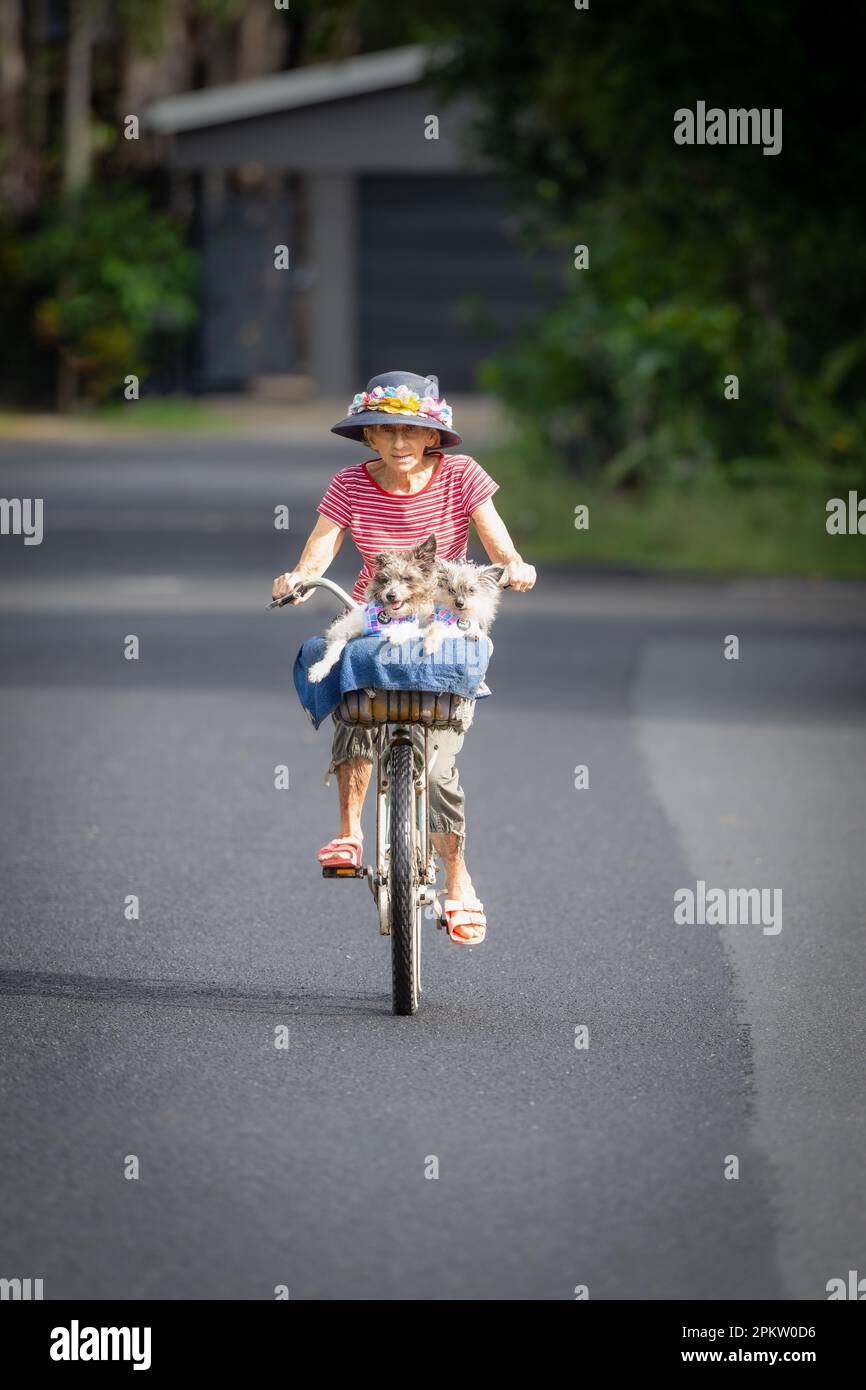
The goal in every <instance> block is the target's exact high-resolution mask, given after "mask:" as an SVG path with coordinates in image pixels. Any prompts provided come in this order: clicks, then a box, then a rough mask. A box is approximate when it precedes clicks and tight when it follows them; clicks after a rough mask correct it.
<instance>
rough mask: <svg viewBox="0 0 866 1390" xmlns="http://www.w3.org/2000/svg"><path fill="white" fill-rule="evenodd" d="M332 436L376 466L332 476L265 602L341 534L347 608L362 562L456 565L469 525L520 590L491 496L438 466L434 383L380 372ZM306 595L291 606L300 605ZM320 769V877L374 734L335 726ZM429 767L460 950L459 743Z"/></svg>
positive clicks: (443, 440) (526, 572)
mask: <svg viewBox="0 0 866 1390" xmlns="http://www.w3.org/2000/svg"><path fill="white" fill-rule="evenodd" d="M332 432H333V433H334V434H338V435H341V436H342V437H343V438H344V439H354V440H358V441H360V442H361V443H366V444H368V445H369V447H370V448H371V449H372V450H373V451H374V453H375V457H373V458H368V459H365V460H364V461H363V462H362V463H356V464H353V465H352V467H351V468H343V469H341V471H340V472H339V473H338V474H337V475H336V477H335V478H333V479H332V481H331V483H330V486H329V487H328V489H327V491H326V493H325V495H324V497H323V498H322V500H321V502H320V503H319V506H318V508H317V510H318V511H319V513H320V516H319V520H318V522H317V523H316V526H315V527H314V529H313V531H312V532H311V533H310V536H309V537H308V539H307V542H306V545H305V546H304V549H303V552H302V554H301V557H300V559H299V560H298V562H297V564H296V566H295V568H294V569H293V570H289V571H288V572H287V573H286V574H281V575H279V576H278V577H277V578H276V579H275V580H274V585H273V596H274V598H283V597H284V596H285V595H286V594H288V593H290V592H291V591H292V590H293V589H294V588H296V587H297V586H298V585H300V584H302V583H303V582H304V580H305V579H311V578H318V577H319V576H320V575H323V574H324V573H325V570H326V569H327V568H328V566H329V565H330V563H331V561H332V560H333V558H334V556H335V555H336V554H337V551H338V550H339V549H340V546H341V545H342V543H343V539H344V537H345V535H346V532H347V531H350V532H351V534H352V539H353V541H354V542H355V545H356V546H357V548H358V550H359V551H360V553H361V555H362V557H363V560H364V566H363V569H362V570H361V572H360V574H359V575H358V579H357V582H356V584H355V588H354V594H353V596H354V597H355V598H356V599H359V600H360V601H361V602H363V600H364V591H365V589H366V586H367V583H368V581H369V579H370V577H371V575H372V570H373V557H374V556H375V555H377V554H378V553H379V552H380V551H382V550H402V549H408V548H409V547H410V546H413V545H417V544H418V542H419V541H422V540H424V539H425V538H426V537H427V536H429V535H430V533H431V531H432V532H434V533H435V536H436V545H437V554H439V555H440V556H441V557H442V558H443V559H446V560H453V559H457V558H459V557H462V556H465V555H466V541H467V537H468V534H469V522H470V521H472V522H474V523H475V528H476V530H477V532H478V535H479V538H480V540H481V544H482V545H483V546H484V549H485V550H486V551H487V554H488V556H489V557H490V560H491V562H492V563H493V564H501V565H505V566H506V575H505V576H503V580H502V582H503V583H505V582H506V580H507V582H508V583H509V584H510V585H511V588H512V589H516V590H517V591H518V592H519V591H521V590H525V589H531V588H532V586H533V585H534V583H535V570H534V568H533V567H532V565H527V564H525V563H524V561H523V560H522V559H521V557H520V555H518V553H517V550H516V549H515V546H514V543H513V541H512V540H511V537H510V536H509V534H508V531H507V529H506V527H505V524H504V522H503V521H502V518H501V517H500V516H499V514H498V512H497V510H496V508H495V507H494V505H493V502H492V500H491V499H492V497H493V494H494V492H496V490H497V488H498V487H499V484H498V483H496V482H494V480H493V478H491V477H490V475H489V474H488V473H486V472H485V471H484V469H483V468H482V467H481V466H480V464H478V463H476V461H475V459H473V458H470V457H469V455H468V454H458V453H454V454H446V453H444V452H443V446H445V447H449V448H455V447H456V446H457V445H458V444H460V443H461V442H462V441H461V438H460V435H459V434H455V432H454V431H453V429H452V428H451V408H450V406H449V405H448V403H447V401H445V400H444V398H441V399H440V396H439V382H438V380H437V378H436V377H435V376H428V377H422V376H416V375H414V374H413V373H411V372H386V373H385V374H384V375H383V376H377V377H373V379H372V381H370V382H368V383H367V389H366V391H361V392H359V393H358V395H357V396H355V399H354V401H353V402H352V405H351V406H350V407H349V414H348V416H347V417H346V419H345V420H341V421H340V423H339V424H337V425H334V427H333V431H332ZM311 593H312V590H308V591H307V593H306V594H304V595H302V596H301V597H299V598H296V599H294V600H293V602H295V603H303V602H305V601H306V599H307V598H309V597H310V594H311ZM334 724H335V733H334V742H333V749H332V758H331V768H332V769H333V770H334V771H335V772H336V776H337V787H338V790H339V797H340V833H339V835H338V836H337V837H336V838H335V839H333V840H330V841H329V842H328V844H327V845H325V846H324V847H323V848H322V849H321V850H320V851H319V862H320V863H321V864H322V865H323V866H335V865H343V864H351V865H354V866H358V865H360V864H361V862H362V852H363V846H362V840H363V832H362V830H361V809H362V807H363V804H364V797H365V795H366V792H367V787H368V786H369V783H370V774H371V772H372V768H373V759H374V748H375V744H374V739H375V737H376V734H375V731H373V730H369V729H359V728H354V727H350V726H348V725H344V724H341V723H339V722H338V721H337V720H336V719H335V720H334ZM436 738H437V741H436V744H435V746H436V747H438V750H439V754H438V757H437V758H436V759H435V761H434V762H433V767H432V769H431V772H430V833H431V838H432V840H433V845H434V847H435V849H436V851H437V853H438V854H439V856H440V858H441V860H442V863H443V865H444V868H445V892H446V901H445V905H444V909H443V911H444V912H445V916H446V921H447V925H448V935H449V937H450V938H451V940H452V941H457V942H460V943H461V944H463V945H477V944H478V943H479V942H481V941H483V940H484V936H485V933H486V929H487V919H486V917H485V915H484V907H483V904H482V903H481V902H480V901H479V899H478V897H477V895H476V893H475V890H474V889H473V886H472V879H471V878H470V876H469V870H468V869H467V867H466V863H465V860H464V857H463V849H464V844H465V820H464V804H463V789H462V787H461V786H460V783H459V781H458V776H457V768H456V766H455V758H456V755H457V753H458V752H459V751H460V748H461V747H462V745H463V738H464V735H463V734H462V733H460V732H459V731H457V730H453V729H445V730H441V731H438V732H437V736H436Z"/></svg>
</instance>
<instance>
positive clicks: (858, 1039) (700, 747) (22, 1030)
mask: <svg viewBox="0 0 866 1390" xmlns="http://www.w3.org/2000/svg"><path fill="white" fill-rule="evenodd" d="M350 455H351V451H350V449H349V448H348V446H344V445H342V444H341V443H340V442H337V441H335V442H334V444H333V445H330V444H328V445H325V446H323V447H312V446H311V447H310V448H303V449H301V448H298V447H295V448H282V447H280V446H277V445H274V444H268V443H263V442H258V443H250V444H248V445H239V444H238V443H236V442H228V441H227V442H222V443H219V444H214V443H212V442H203V441H200V442H196V443H189V444H183V445H177V444H170V443H160V444H137V445H129V444H127V445H124V446H122V447H119V446H93V447H88V448H87V449H81V448H79V449H76V448H75V447H72V446H69V447H65V448H64V447H58V446H55V445H51V446H47V445H35V444H29V445H24V444H14V445H13V444H11V443H6V444H3V445H2V446H0V492H2V495H3V496H6V497H13V496H39V497H42V498H44V499H45V537H44V540H43V543H42V545H40V546H31V547H25V546H24V545H23V544H22V541H21V538H20V537H15V536H3V537H0V657H2V667H0V701H2V704H0V710H2V759H0V799H2V835H0V868H2V884H3V888H2V932H0V952H2V954H0V1056H2V1063H0V1200H2V1211H3V1219H2V1223H0V1276H3V1277H7V1278H11V1277H21V1278H26V1277H31V1278H37V1277H39V1278H42V1279H43V1280H44V1287H45V1296H46V1298H63V1297H76V1298H108V1297H120V1298H130V1299H132V1298H215V1299H219V1298H227V1299H228V1298H231V1299H236V1298H246V1299H270V1298H273V1297H274V1289H275V1287H276V1286H278V1285H287V1286H288V1289H289V1292H290V1296H291V1298H294V1299H310V1298H316V1299H356V1298H371V1297H372V1298H383V1299H394V1298H403V1299H443V1300H450V1299H460V1300H463V1299H472V1300H474V1299H494V1298H497V1299H514V1298H531V1299H573V1298H574V1296H575V1292H574V1291H575V1288H576V1287H577V1286H579V1285H585V1286H587V1288H588V1291H589V1296H590V1298H593V1299H599V1298H601V1299H609V1298H624V1299H643V1298H701V1299H733V1298H757V1299H776V1298H781V1297H794V1298H802V1299H816V1298H817V1299H822V1298H825V1297H826V1293H825V1286H826V1282H827V1280H828V1279H830V1278H833V1277H836V1276H841V1277H847V1272H848V1270H849V1269H858V1270H860V1271H861V1273H862V1272H866V1211H864V1203H863V1200H862V1193H863V1176H864V1157H866V1145H864V1088H863V1057H864V1055H866V1047H864V1041H866V1040H864V1019H866V1007H864V1005H866V999H864V995H866V986H864V969H863V923H864V911H863V904H864V901H866V856H864V853H863V846H864V830H866V778H864V767H866V757H864V754H866V739H864V729H866V701H864V692H866V651H864V635H866V604H864V601H863V599H864V590H863V589H861V588H858V587H857V586H853V585H846V586H841V585H832V584H822V585H819V584H808V583H782V582H771V583H766V584H761V583H757V582H755V583H733V584H721V583H709V582H698V581H685V580H684V581H679V582H672V581H662V580H649V579H630V578H627V577H604V576H600V575H597V574H596V575H592V574H588V573H583V574H581V573H578V572H568V571H565V570H562V569H560V570H557V571H554V570H549V571H545V570H542V571H541V578H540V582H539V585H538V588H537V589H536V591H535V592H534V593H533V594H532V595H512V594H506V595H505V597H504V600H503V604H502V610H501V617H500V620H499V623H498V626H497V632H496V654H495V656H494V660H493V664H492V666H491V671H490V677H489V679H490V684H491V686H492V688H493V692H494V694H493V697H492V698H491V699H490V700H488V701H486V702H484V705H483V706H481V707H479V711H478V715H477V718H476V723H475V726H474V727H473V729H472V731H471V733H470V734H469V736H468V737H467V740H466V746H465V749H464V751H463V754H462V759H461V771H462V777H463V781H464V785H465V787H466V791H467V804H468V812H469V834H468V844H467V849H468V855H469V863H470V867H471V869H472V872H473V875H474V877H475V882H476V886H477V888H478V890H479V893H480V895H481V897H482V898H483V900H484V902H485V905H486V907H487V911H488V917H489V921H490V924H491V926H490V930H489V933H488V939H487V941H486V942H485V944H484V945H483V946H481V947H479V948H476V949H473V950H467V949H462V948H459V947H457V946H455V945H453V944H451V943H450V942H448V940H447V939H446V938H445V937H444V934H443V933H441V932H437V931H436V930H435V928H434V927H433V925H432V924H431V925H430V927H429V929H428V934H427V940H426V942H425V960H424V964H425V979H424V985H425V990H424V996H423V1001H422V1009H421V1012H420V1013H419V1014H418V1015H417V1016H416V1017H415V1018H412V1019H396V1018H394V1017H392V1016H391V1014H390V1011H389V1010H390V999H389V960H388V950H389V946H388V942H387V941H386V940H383V939H380V938H379V936H378V934H377V931H376V927H375V923H374V915H373V904H372V900H371V898H370V896H369V893H368V890H367V888H366V887H365V886H364V885H363V884H362V883H361V882H360V881H358V882H331V881H324V880H322V878H321V876H320V874H319V872H318V868H317V865H316V859H315V854H316V850H317V848H318V846H319V845H320V844H321V843H322V842H323V841H324V840H325V839H326V838H328V836H329V834H331V833H332V831H333V826H334V816H335V807H336V793H335V789H334V787H333V785H332V786H331V788H329V789H326V788H325V787H324V785H323V774H324V769H325V765H326V763H327V760H328V750H327V746H326V734H325V732H324V731H323V732H322V734H321V735H316V734H315V733H314V732H313V731H312V729H311V727H310V726H309V724H308V722H307V718H306V715H304V714H303V712H302V711H301V709H300V707H299V706H298V704H297V702H296V700H295V696H294V692H293V690H292V688H291V682H290V669H291V662H292V659H293V657H294V653H295V651H296V649H297V646H298V645H299V642H300V639H301V637H302V636H304V635H308V633H309V632H311V631H316V630H319V629H320V628H321V626H322V625H324V623H325V622H326V621H327V618H328V615H329V612H330V610H329V608H328V605H327V601H326V600H324V599H322V600H319V599H316V600H314V601H313V602H311V603H310V604H307V605H305V607H304V608H303V609H300V610H297V611H288V610H286V611H281V612H267V611H266V610H265V604H266V602H267V598H268V594H269V587H270V580H271V577H272V575H273V574H274V573H276V572H277V570H281V569H284V568H287V567H288V565H289V564H290V562H291V560H292V558H293V557H294V554H295V553H296V551H297V548H298V545H299V542H300V541H301V539H302V538H303V536H304V535H305V534H306V530H307V529H308V527H309V524H311V522H312V518H313V508H314V506H315V503H316V501H317V500H318V498H319V496H321V493H322V491H323V490H324V486H325V484H326V482H327V479H328V477H329V476H330V474H331V473H332V472H333V471H334V470H335V468H336V467H338V466H340V465H342V464H344V463H345V462H347V461H349V458H350ZM279 504H285V505H288V506H289V507H290V509H291V535H290V536H289V537H288V538H287V537H286V536H285V535H284V534H280V533H277V532H275V531H274V529H273V523H272V516H273V508H274V507H275V506H277V505H279ZM566 510H568V509H566ZM519 540H520V541H521V543H522V545H523V549H524V551H525V553H526V554H527V556H528V557H529V558H531V539H530V538H523V537H521V538H519ZM842 543H846V542H845V541H843V542H842ZM849 543H850V542H849ZM853 543H856V540H855V542H853ZM350 549H351V547H350V546H349V544H348V543H347V545H346V547H344V554H343V555H342V556H341V557H340V559H339V562H338V564H337V566H336V567H335V569H334V571H333V575H334V577H335V578H337V579H338V580H340V581H342V582H344V583H345V582H346V581H347V580H349V579H350V578H351V577H352V576H353V574H354V569H353V566H352V563H351V559H350V557H349V551H350ZM130 634H134V635H136V636H137V637H138V638H139V641H140V659H139V660H138V661H127V660H125V659H124V655H123V649H124V640H125V638H126V637H127V636H128V635H130ZM728 634H736V635H738V637H739V639H740V658H739V660H738V661H727V660H725V659H724V656H723V644H724V639H725V637H726V636H727V635H728ZM277 764H286V765H288V767H289V788H288V790H281V791H277V790H275V788H274V768H275V766H276V765H277ZM579 764H585V765H586V766H587V767H588V769H589V787H588V788H587V789H582V790H576V789H575V785H574V782H575V776H574V769H575V768H576V766H577V765H579ZM368 836H369V837H370V838H371V839H372V825H368ZM701 879H702V880H704V881H706V883H707V884H708V885H709V886H715V887H721V888H724V889H727V888H744V889H746V888H753V887H757V888H775V889H780V890H781V891H782V894H783V904H784V909H783V925H782V929H781V930H780V931H779V932H777V933H775V934H769V933H767V932H765V931H764V930H763V928H762V926H761V925H760V924H750V923H746V924H743V925H739V926H710V925H699V924H695V925H678V924H676V923H675V922H674V893H675V892H676V891H677V889H680V888H684V887H689V886H691V887H692V888H693V889H694V888H695V886H696V883H697V881H698V880H701ZM130 894H135V895H137V896H138V897H139V899H140V919H139V920H138V921H128V920H126V918H125V916H124V903H125V899H126V897H127V895H130ZM282 1025H285V1026H286V1027H287V1028H288V1046H287V1047H286V1048H282V1049H280V1048H277V1047H275V1030H276V1029H278V1028H280V1027H281V1026H282ZM579 1025H584V1026H585V1027H586V1028H587V1029H588V1038H589V1046H588V1047H587V1048H582V1049H577V1048H576V1047H575V1029H576V1027H578V1026H579ZM132 1155H134V1156H136V1158H137V1160H138V1164H139V1176H138V1178H137V1179H135V1180H130V1179H129V1178H127V1177H125V1176H124V1172H125V1167H128V1157H129V1156H132ZM434 1156H435V1158H436V1159H437V1160H438V1178H436V1179H432V1178H430V1177H428V1176H425V1174H427V1173H429V1172H430V1171H431V1169H432V1168H433V1166H434V1165H433V1164H432V1162H431V1160H432V1158H433V1157H434ZM732 1157H735V1158H736V1159H737V1160H738V1165H739V1176H738V1177H737V1178H730V1177H726V1176H725V1172H726V1168H727V1170H728V1171H729V1172H730V1171H731V1170H732V1168H733V1166H734V1165H733V1163H732Z"/></svg>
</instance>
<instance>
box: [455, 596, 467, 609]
mask: <svg viewBox="0 0 866 1390" xmlns="http://www.w3.org/2000/svg"><path fill="white" fill-rule="evenodd" d="M454 607H455V608H465V607H466V600H465V599H462V598H458V599H455V600H454Z"/></svg>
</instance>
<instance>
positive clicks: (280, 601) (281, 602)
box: [268, 584, 307, 608]
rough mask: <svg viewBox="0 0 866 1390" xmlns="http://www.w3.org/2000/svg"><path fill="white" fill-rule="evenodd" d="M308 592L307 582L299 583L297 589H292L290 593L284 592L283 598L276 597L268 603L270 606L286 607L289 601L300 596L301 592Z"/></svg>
mask: <svg viewBox="0 0 866 1390" xmlns="http://www.w3.org/2000/svg"><path fill="white" fill-rule="evenodd" d="M306 592H307V585H306V584H299V585H298V587H297V588H296V589H292V592H291V593H290V594H283V597H282V598H275V599H272V601H271V602H270V603H269V604H268V608H285V606H286V604H287V603H291V601H292V599H293V598H299V597H300V595H301V594H305V593H306Z"/></svg>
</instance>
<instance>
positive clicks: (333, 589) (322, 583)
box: [268, 565, 510, 609]
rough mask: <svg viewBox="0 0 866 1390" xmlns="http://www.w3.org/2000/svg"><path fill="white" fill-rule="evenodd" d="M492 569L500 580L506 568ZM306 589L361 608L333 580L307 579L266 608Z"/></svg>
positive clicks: (291, 597)
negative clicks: (329, 595) (496, 572)
mask: <svg viewBox="0 0 866 1390" xmlns="http://www.w3.org/2000/svg"><path fill="white" fill-rule="evenodd" d="M493 568H494V569H498V570H499V578H500V579H501V578H502V576H503V574H504V573H505V571H506V570H507V568H508V566H507V565H494V566H493ZM502 587H503V589H508V588H510V585H508V584H503V585H502ZM308 589H327V590H328V592H329V593H331V594H334V596H335V597H336V598H338V599H339V600H340V602H341V603H344V604H345V606H346V607H347V608H361V607H363V605H362V604H360V603H358V601H357V599H354V598H352V597H351V595H350V594H347V593H346V590H345V589H341V588H340V586H339V584H335V583H334V581H333V579H308V580H307V581H306V582H305V583H304V584H299V585H298V586H297V588H295V589H293V590H292V592H291V593H290V594H284V595H283V597H282V598H275V599H273V600H272V601H271V602H270V603H269V604H268V608H269V609H271V608H285V606H286V604H287V603H291V601H292V599H293V598H298V597H299V596H300V595H301V594H305V593H306V592H307V590H308Z"/></svg>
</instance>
